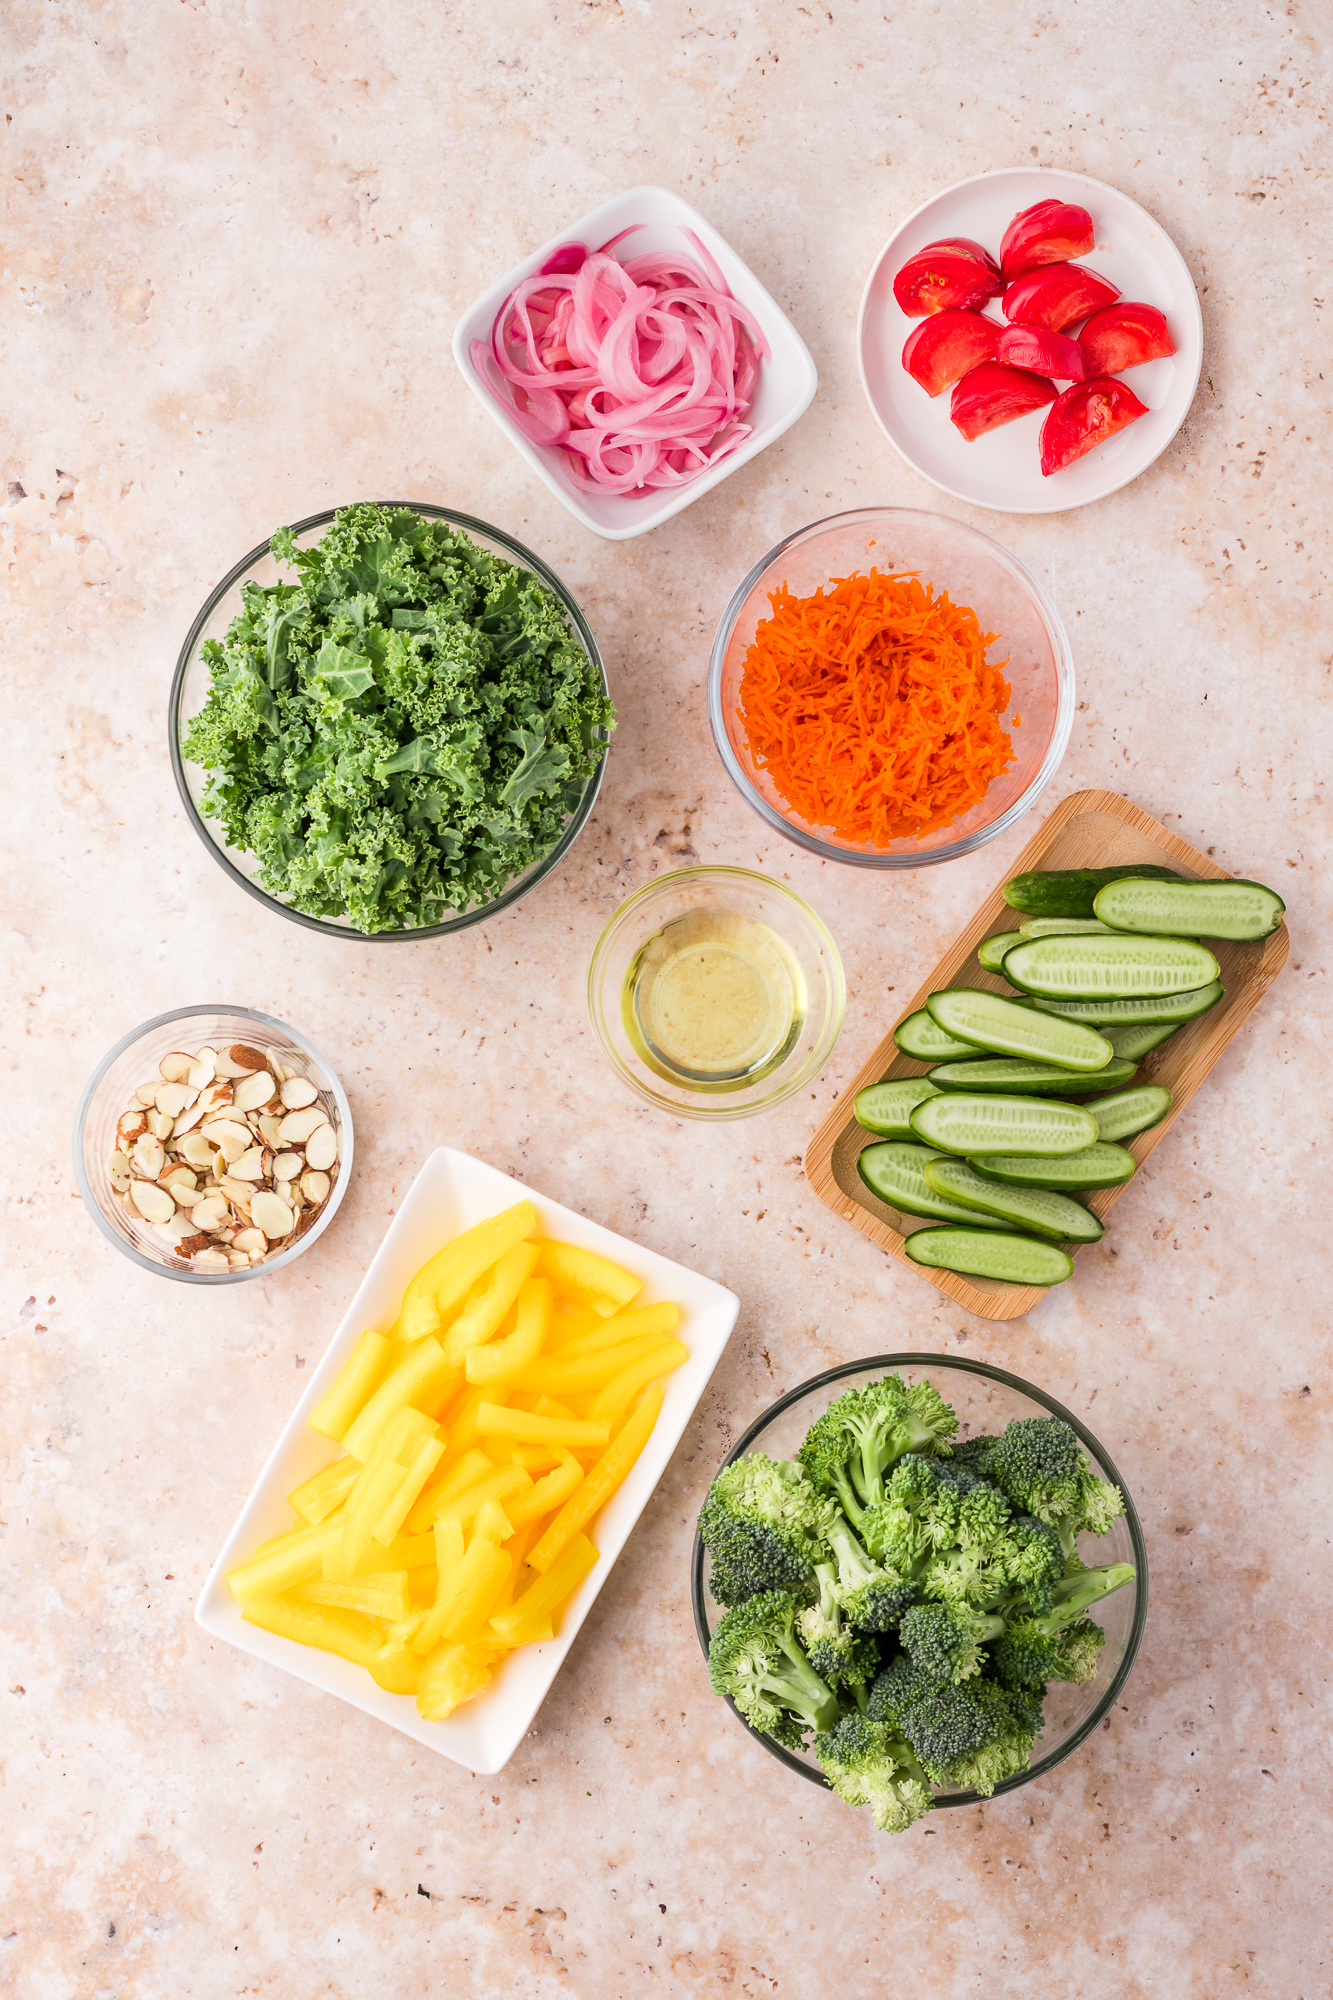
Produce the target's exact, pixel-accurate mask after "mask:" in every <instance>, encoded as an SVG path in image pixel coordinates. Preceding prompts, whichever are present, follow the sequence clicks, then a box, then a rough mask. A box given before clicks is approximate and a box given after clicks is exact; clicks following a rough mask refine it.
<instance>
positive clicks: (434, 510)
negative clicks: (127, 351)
mask: <svg viewBox="0 0 1333 2000" xmlns="http://www.w3.org/2000/svg"><path fill="white" fill-rule="evenodd" d="M383 504H384V505H385V506H388V507H410V508H411V510H412V512H413V513H414V514H420V515H422V516H423V517H424V518H425V519H426V520H428V521H448V522H449V523H450V524H451V525H452V526H453V527H455V528H462V529H463V530H464V532H465V533H467V534H469V535H470V536H471V537H472V539H473V541H474V542H478V543H480V545H481V546H482V548H484V549H489V550H490V552H491V554H492V555H497V556H502V557H503V558H504V559H505V561H506V562H512V563H514V564H516V565H517V566H518V568H520V569H526V570H531V572H532V573H533V575H534V576H538V577H540V578H541V580H542V582H543V583H544V584H546V585H547V587H548V588H549V589H551V590H553V591H554V592H555V594H556V596H557V597H558V598H559V599H560V602H561V604H562V605H563V606H564V608H565V613H566V615H567V617H568V619H569V625H570V630H571V631H572V633H573V634H574V636H575V638H576V639H577V640H578V642H579V644H580V645H581V646H582V648H583V650H584V652H585V653H586V654H587V655H588V658H589V659H590V660H591V661H592V664H593V666H594V667H596V669H597V673H598V676H599V678H600V680H601V683H602V692H603V693H604V694H607V693H609V691H610V690H609V689H608V687H607V680H606V669H605V667H604V666H603V665H602V656H601V654H600V653H599V652H598V650H597V641H596V640H595V639H594V638H593V635H592V627H591V626H590V625H589V623H588V621H587V619H586V618H585V617H584V615H583V613H582V611H581V610H580V609H579V607H578V605H577V603H576V602H575V600H574V598H573V597H572V596H571V595H570V593H569V591H568V589H567V588H566V586H565V585H564V584H563V583H562V582H561V581H560V578H559V577H558V576H557V575H556V573H555V571H554V570H553V569H548V568H547V566H546V564H545V563H544V562H543V561H542V560H541V557H540V556H536V555H534V554H533V552H532V550H531V549H526V548H524V546H523V544H522V542H516V541H515V540H514V539H513V538H512V536H510V535H506V534H505V533H504V532H503V531H502V530H501V529H500V528H493V527H491V526H490V525H489V523H488V522H486V521H477V520H474V519H473V517H472V515H471V514H455V513H454V512H453V511H452V510H451V509H450V508H448V507H428V506H426V505H425V504H424V502H422V501H420V500H388V501H385V502H384V503H383ZM337 511H339V510H336V509H331V510H330V511H329V512H327V513H324V514H311V515H309V516H307V518H306V519H305V520H304V521H297V522H295V523H293V526H292V533H293V535H294V536H295V538H296V543H297V546H298V548H303V549H308V548H309V547H310V546H311V544H312V543H314V542H317V541H318V540H319V539H320V537H321V535H322V534H323V533H324V530H325V529H326V528H327V527H329V526H330V524H331V523H332V521H333V519H334V514H335V512H337ZM290 581H291V576H290V573H289V572H284V571H283V570H282V569H281V567H280V566H279V564H278V563H277V562H276V561H275V560H274V558H273V556H272V555H270V553H269V545H268V543H267V542H261V543H260V545H259V547H258V548H257V549H251V551H250V553H249V555H248V556H243V557H242V558H241V560H240V562H238V563H237V564H236V566H235V568H234V569H231V570H228V572H227V574H226V576H224V577H223V579H222V581H221V583H219V584H218V585H217V586H216V587H215V588H214V589H213V590H211V591H210V592H209V594H208V596H207V597H206V598H205V600H204V604H203V607H202V609H201V610H200V612H199V615H198V617H197V618H196V619H195V621H194V623H193V625H192V626H191V627H190V630H189V633H188V634H187V636H186V640H185V644H184V645H183V646H182V647H181V651H180V658H179V659H178V660H177V662H176V673H175V677H174V679H173V680H172V683H171V694H170V697H169V700H168V703H167V735H168V742H169V744H170V748H171V768H172V770H173V771H174V773H175V776H176V789H177V791H178V792H179V793H180V795H181V801H182V803H183V805H184V807H185V813H186V817H187V818H188V820H189V821H190V824H191V825H192V826H193V828H194V830H195V832H196V833H197V834H198V835H199V838H200V839H201V840H202V841H203V843H204V846H205V847H206V848H207V849H208V851H209V853H210V854H211V855H212V856H213V859H214V860H215V861H216V862H217V863H218V866H219V867H220V868H223V869H225V870H226V872H227V874H228V875H230V876H231V878H232V880H233V882H237V883H239V884H240V886H241V888H242V889H244V890H245V891H246V893H247V895H251V896H253V897H254V898H255V900H256V902H259V903H263V904H264V905H265V907H266V908H268V909H270V910H276V911H277V912H278V914H279V916H283V917H287V918H288V919H289V920H290V921H291V922H292V923H294V924H303V925H304V926H305V928H306V929H307V930H310V931H320V932H322V934H323V935H324V936H325V937H337V938H353V939H355V940H356V941H357V942H358V943H361V944H398V943H401V942H403V941H404V940H405V939H406V940H409V941H410V942H412V943H419V942H420V940H421V939H422V938H433V937H445V936H447V935H448V933H449V932H450V931H461V930H466V929H467V927H468V925H469V924H480V923H484V922H485V920H486V918H487V917H493V916H495V915H496V914H497V912H499V911H500V910H507V909H508V908H509V907H510V905H511V904H513V903H516V902H518V900H519V898H520V897H521V896H526V895H527V893H528V891H529V889H535V888H536V886H537V884H538V883H539V882H543V881H545V879H546V877H547V876H548V875H549V874H550V873H551V871H552V870H553V869H554V868H557V867H558V866H559V865H560V863H561V862H562V861H563V860H564V858H565V856H566V854H568V852H569V850H570V848H571V847H572V846H573V845H574V842H575V841H576V840H577V839H578V837H579V834H580V833H581V832H582V830H583V827H584V824H585V822H586V821H587V818H588V815H589V814H590V813H591V811H592V809H593V806H594V804H595V803H596V799H597V793H598V791H599V790H600V788H601V783H602V773H603V772H604V770H605V769H606V755H605V751H604V752H603V754H602V758H601V761H600V762H599V763H598V766H597V769H596V770H595V771H594V772H593V774H592V776H591V777H590V778H589V779H588V782H587V784H586V785H585V786H584V788H583V797H582V798H581V799H580V800H579V803H578V805H577V807H576V808H575V810H574V811H573V812H572V813H571V814H570V817H569V820H568V823H567V824H566V826H565V830H564V832H563V833H562V834H561V835H560V838H559V839H558V840H557V841H556V843H555V845H554V847H552V848H551V849H550V850H549V852H547V853H546V854H544V855H543V856H542V857H541V859H540V860H538V861H534V862H533V863H532V865H531V866H530V867H529V868H527V869H525V870H524V872H523V873H522V874H521V875H516V876H515V877H514V879H513V881H512V882H510V883H509V884H508V886H507V887H506V888H505V889H504V890H503V892H502V893H501V894H500V895H498V896H496V897H494V898H493V899H492V901H490V902H489V903H482V904H479V905H478V906H477V908H475V909H471V910H464V911H462V912H461V913H460V914H459V915H458V916H456V917H450V919H449V920H448V922H447V923H443V924H423V925H421V926H420V927H419V928H418V929H416V930H398V931H359V930H356V929H354V928H353V926H352V925H351V924H342V923H335V922H334V921H333V919H332V918H329V917H311V916H307V915H306V913H305V911H304V910H296V909H293V908H292V907H291V905H290V904H288V903H284V902H283V901H282V900H281V898H279V897H277V896H271V895H270V894H269V892H268V890H267V889H263V888H261V887H260V885H259V884H258V883H257V882H256V881H255V880H254V879H253V877H254V875H255V873H256V870H257V867H258V863H257V862H256V860H255V857H254V855H253V854H247V853H244V852H242V851H241V850H240V849H239V848H235V847H229V846H228V845H227V842H226V838H225V836H224V834H223V832H222V828H221V827H220V826H219V825H218V824H217V823H216V821H214V820H211V819H209V818H208V817H207V816H206V815H205V813H204V812H203V810H202V808H201V805H200V800H201V798H202V796H203V791H204V786H205V784H206V783H207V780H208V773H207V772H206V771H205V770H204V769H203V768H202V767H201V766H200V765H198V764H191V763H187V762H186V759H185V757H184V755H183V753H182V749H181V745H182V742H183V740H184V736H185V730H186V726H187V724H188V723H189V722H190V721H191V720H192V719H193V718H194V716H196V715H197V714H198V713H199V710H200V709H201V708H202V707H203V705H204V700H205V698H206V696H207V694H208V689H209V684H210V676H209V670H208V667H207V665H206V664H205V662H204V659H203V644H204V641H205V639H220V638H221V637H222V635H223V634H224V632H225V631H226V629H227V627H228V626H229V625H230V624H231V621H232V619H233V618H234V617H235V616H236V614H237V613H238V612H239V611H240V609H241V586H242V584H246V583H257V584H261V585H263V586H264V587H265V588H271V586H272V585H273V584H275V583H281V582H290Z"/></svg>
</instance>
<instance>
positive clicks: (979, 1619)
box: [898, 1604, 1005, 1685]
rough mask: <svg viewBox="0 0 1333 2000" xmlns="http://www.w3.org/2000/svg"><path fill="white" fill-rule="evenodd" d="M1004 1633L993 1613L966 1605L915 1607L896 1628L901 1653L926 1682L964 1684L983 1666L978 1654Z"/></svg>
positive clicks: (925, 1605)
mask: <svg viewBox="0 0 1333 2000" xmlns="http://www.w3.org/2000/svg"><path fill="white" fill-rule="evenodd" d="M1004 1629H1005V1622H1004V1619H1003V1618H1002V1617H1001V1616H1000V1615H999V1614H998V1613H997V1612H982V1611H974V1610H973V1609H972V1607H971V1606H970V1605H967V1604H919V1605H917V1607H916V1609H915V1610H913V1611H909V1612H908V1613H907V1614H906V1616H905V1617H904V1618H903V1620H902V1622H901V1624H900V1625H899V1627H898V1636H899V1638H900V1639H901V1640H902V1643H903V1650H904V1652H905V1653H906V1654H907V1657H908V1659H909V1660H910V1661H911V1663H912V1665H913V1666H914V1667H915V1668H916V1669H917V1670H918V1672H919V1673H920V1674H921V1675H923V1676H924V1678H925V1679H926V1680H928V1681H931V1682H934V1683H935V1684H937V1685H938V1684H940V1683H942V1682H944V1681H965V1680H968V1679H969V1678H970V1677H971V1676H972V1675H973V1674H979V1673H980V1672H981V1670H982V1667H983V1666H984V1665H985V1664H986V1662H985V1656H984V1654H983V1652H982V1648H983V1646H988V1645H990V1643H991V1642H992V1640H994V1639H998V1638H999V1637H1000V1635H1001V1633H1002V1632H1003V1631H1004Z"/></svg>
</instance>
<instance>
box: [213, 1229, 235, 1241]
mask: <svg viewBox="0 0 1333 2000" xmlns="http://www.w3.org/2000/svg"><path fill="white" fill-rule="evenodd" d="M235 1236H236V1231H235V1230H234V1229H233V1228H232V1227H231V1225H230V1224H228V1226H227V1227H226V1228H225V1229H219V1230H218V1231H217V1232H216V1234H215V1235H214V1237H213V1241H214V1242H215V1243H225V1244H227V1245H228V1246H230V1245H231V1243H232V1242H233V1241H234V1240H235Z"/></svg>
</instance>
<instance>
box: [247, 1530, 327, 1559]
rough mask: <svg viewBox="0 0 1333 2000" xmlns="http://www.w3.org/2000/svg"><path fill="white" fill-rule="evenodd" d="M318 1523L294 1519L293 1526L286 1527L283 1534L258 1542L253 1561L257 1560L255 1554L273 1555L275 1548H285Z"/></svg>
mask: <svg viewBox="0 0 1333 2000" xmlns="http://www.w3.org/2000/svg"><path fill="white" fill-rule="evenodd" d="M318 1525H319V1523H318V1522H317V1521H293V1522H292V1525H291V1527H290V1528H285V1529H284V1530H283V1532H282V1534H280V1535H274V1536H273V1537H272V1538H271V1539H270V1540H269V1541H267V1542H258V1543H256V1545H255V1550H254V1554H253V1555H252V1556H251V1558H250V1560H251V1562H253V1561H254V1560H255V1556H271V1555H272V1553H273V1551H274V1549H285V1548H286V1547H287V1544H288V1543H289V1542H294V1541H295V1540H296V1538H297V1536H298V1535H303V1534H304V1533H305V1531H306V1529H307V1528H315V1527H318Z"/></svg>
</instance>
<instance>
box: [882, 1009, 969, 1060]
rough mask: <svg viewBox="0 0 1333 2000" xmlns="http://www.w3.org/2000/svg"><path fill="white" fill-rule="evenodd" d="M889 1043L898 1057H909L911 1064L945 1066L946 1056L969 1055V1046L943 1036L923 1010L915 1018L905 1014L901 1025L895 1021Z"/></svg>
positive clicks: (936, 1023) (952, 1037) (955, 1038)
mask: <svg viewBox="0 0 1333 2000" xmlns="http://www.w3.org/2000/svg"><path fill="white" fill-rule="evenodd" d="M893 1039H894V1042H895V1044H896V1045H897V1048H898V1051H899V1053H900V1054H901V1055H905V1056H911V1057H912V1059H913V1061H914V1062H947V1061H948V1059H949V1057H950V1056H970V1055H971V1054H972V1053H973V1048H972V1044H971V1042H960V1041H959V1040H958V1037H957V1036H956V1035H946V1034H945V1032H944V1030H943V1028H941V1027H940V1025H939V1023H938V1022H937V1021H934V1020H932V1019H931V1017H930V1015H929V1014H928V1013H927V1012H926V1010H925V1008H924V1007H923V1008H922V1010H921V1012H920V1013H919V1014H909V1015H908V1016H907V1019H906V1020H905V1021H899V1023H898V1025H897V1027H896V1028H895V1029H894V1031H893Z"/></svg>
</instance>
